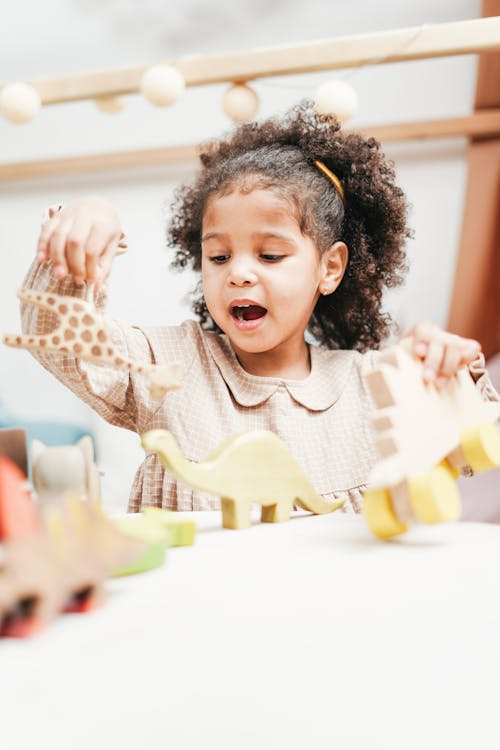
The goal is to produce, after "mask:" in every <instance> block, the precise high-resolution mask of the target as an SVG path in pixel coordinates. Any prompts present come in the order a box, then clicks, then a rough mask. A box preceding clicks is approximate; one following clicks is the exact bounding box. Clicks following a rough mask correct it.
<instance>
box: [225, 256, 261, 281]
mask: <svg viewBox="0 0 500 750" xmlns="http://www.w3.org/2000/svg"><path fill="white" fill-rule="evenodd" d="M229 283H230V284H231V285H232V286H253V285H254V284H256V283H257V274H256V273H255V271H254V270H253V269H252V265H251V263H248V262H246V261H238V262H236V261H233V262H232V263H231V266H230V269H229Z"/></svg>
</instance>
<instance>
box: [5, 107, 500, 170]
mask: <svg viewBox="0 0 500 750" xmlns="http://www.w3.org/2000/svg"><path fill="white" fill-rule="evenodd" d="M359 132H361V133H363V135H365V136H367V137H368V136H373V137H374V138H376V139H377V140H379V141H381V142H382V143H384V144H385V143H389V142H396V141H409V140H421V139H431V138H453V137H460V136H462V137H474V138H481V137H482V138H490V137H493V136H500V109H491V110H488V111H483V112H478V113H477V114H474V115H470V116H469V117H457V118H451V119H448V120H427V121H425V120H424V121H421V122H405V123H396V124H393V125H376V126H373V127H366V128H363V127H361V128H359ZM197 153H198V147H197V146H195V145H185V146H169V147H166V148H151V149H141V150H137V151H118V152H115V153H106V154H92V155H89V156H71V157H65V158H59V159H44V160H41V161H26V162H17V163H12V164H2V165H0V182H7V181H9V180H16V179H31V178H37V177H57V176H64V175H67V174H78V173H89V172H99V171H111V170H117V169H118V170H120V169H134V168H139V167H153V166H162V165H165V164H172V163H175V162H189V161H194V160H195V159H196V156H197Z"/></svg>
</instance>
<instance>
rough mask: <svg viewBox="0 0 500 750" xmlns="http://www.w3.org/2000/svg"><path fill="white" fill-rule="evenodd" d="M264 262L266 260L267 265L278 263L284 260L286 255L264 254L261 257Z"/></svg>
mask: <svg viewBox="0 0 500 750" xmlns="http://www.w3.org/2000/svg"><path fill="white" fill-rule="evenodd" d="M260 257H261V258H262V260H265V261H266V263H278V261H280V260H283V258H284V257H285V256H284V255H270V254H269V253H262V255H261V256H260Z"/></svg>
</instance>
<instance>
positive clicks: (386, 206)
mask: <svg viewBox="0 0 500 750" xmlns="http://www.w3.org/2000/svg"><path fill="white" fill-rule="evenodd" d="M200 160H201V164H202V168H201V171H200V172H199V174H198V177H197V179H196V181H195V182H194V184H193V185H191V186H185V187H183V188H180V189H179V190H178V191H177V193H176V197H175V200H174V204H173V206H172V208H173V218H172V219H171V222H170V225H169V227H168V230H167V242H168V245H169V246H170V247H173V248H175V249H176V252H175V257H174V260H173V261H172V267H173V268H177V269H182V268H185V267H187V266H189V267H191V268H193V269H194V270H195V271H200V270H201V229H202V220H203V214H204V211H205V208H206V205H207V201H208V200H209V198H211V197H213V196H214V195H215V196H216V195H224V194H227V193H230V192H232V191H233V190H235V189H241V190H251V189H254V188H261V189H272V190H273V191H274V192H276V193H277V194H278V195H279V196H280V197H282V198H284V199H285V200H287V201H288V202H289V203H290V206H291V208H292V210H293V211H294V212H295V215H296V217H297V221H298V223H299V225H300V228H301V231H302V232H303V234H304V235H306V236H308V237H310V238H311V239H313V241H314V242H315V244H316V246H317V247H318V249H319V252H320V253H323V252H325V251H326V250H327V249H328V248H329V247H330V246H331V245H332V244H333V243H334V242H336V241H338V240H342V241H344V242H345V243H346V245H347V247H348V249H349V260H348V263H347V268H346V271H345V274H344V278H343V279H342V282H341V284H340V286H339V287H338V288H337V289H336V291H335V292H334V294H332V295H330V296H321V297H320V298H319V299H318V302H317V303H316V306H315V309H314V311H313V314H312V317H311V320H310V322H309V327H308V330H309V332H310V333H311V334H312V335H313V336H314V338H315V339H316V340H317V341H318V342H319V343H321V344H322V345H324V346H326V347H328V348H330V349H337V348H342V349H358V350H359V351H365V350H367V349H370V348H378V346H379V344H380V342H381V340H382V339H383V338H385V337H386V336H387V335H388V333H389V327H390V322H391V321H390V317H389V315H387V314H386V313H383V312H382V311H381V301H382V294H383V291H384V288H385V287H394V286H397V285H398V284H400V283H401V282H402V281H403V276H404V272H405V271H406V262H405V250H404V245H405V240H406V238H407V237H410V236H411V232H410V230H409V229H408V227H407V223H406V222H407V210H408V207H407V202H406V198H405V195H404V193H403V191H402V190H401V189H400V188H399V187H397V186H396V185H395V183H394V180H395V174H394V168H393V164H392V162H389V161H388V160H387V159H386V157H385V156H384V154H383V153H382V152H381V151H380V144H379V143H378V142H377V141H376V140H375V139H374V138H368V139H366V138H363V137H362V136H361V135H360V134H358V133H353V132H346V131H344V130H342V129H341V127H340V124H339V122H338V121H337V119H336V118H334V117H331V116H325V115H319V114H316V113H315V112H314V109H313V106H312V104H311V102H309V101H303V102H301V103H300V104H298V105H297V106H296V107H294V108H293V109H291V110H290V111H289V112H287V113H286V115H284V116H283V117H281V118H270V119H268V120H266V121H264V122H262V123H258V122H252V123H248V124H244V125H241V126H239V127H237V128H236V130H235V131H233V133H232V134H230V135H229V136H228V137H227V138H225V139H223V140H218V141H214V142H211V143H208V144H206V145H205V146H204V147H202V150H201V154H200ZM315 160H320V161H322V162H323V163H324V164H325V165H326V166H327V167H328V168H329V169H330V170H331V171H333V172H334V173H335V174H336V175H337V177H338V178H339V180H340V182H341V184H342V187H343V190H344V194H345V206H344V202H343V201H342V198H341V196H340V194H339V192H338V190H337V189H335V187H334V186H333V184H332V183H331V182H330V180H329V179H328V178H327V177H326V176H325V175H324V174H323V173H322V172H321V171H320V169H318V168H317V167H316V166H315V165H314V161H315ZM192 301H193V310H194V312H195V313H196V315H197V317H198V319H199V320H200V322H201V324H202V326H203V327H205V328H209V329H212V330H218V329H217V326H216V325H215V324H214V322H213V321H212V319H211V318H210V315H209V312H208V309H207V307H206V304H205V300H204V298H203V292H202V288H201V281H200V282H199V283H198V285H197V287H196V289H195V291H194V292H193V295H192Z"/></svg>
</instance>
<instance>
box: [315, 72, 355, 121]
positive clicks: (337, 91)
mask: <svg viewBox="0 0 500 750" xmlns="http://www.w3.org/2000/svg"><path fill="white" fill-rule="evenodd" d="M314 108H315V110H316V112H317V113H318V114H320V115H335V117H337V119H338V120H340V122H345V121H346V120H348V119H349V118H350V117H352V116H353V114H354V113H355V112H356V110H357V108H358V95H357V94H356V92H355V91H354V89H353V87H352V86H351V85H350V84H348V83H346V82H345V81H327V82H326V83H323V84H321V86H318V88H317V89H316V92H315V94H314Z"/></svg>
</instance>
